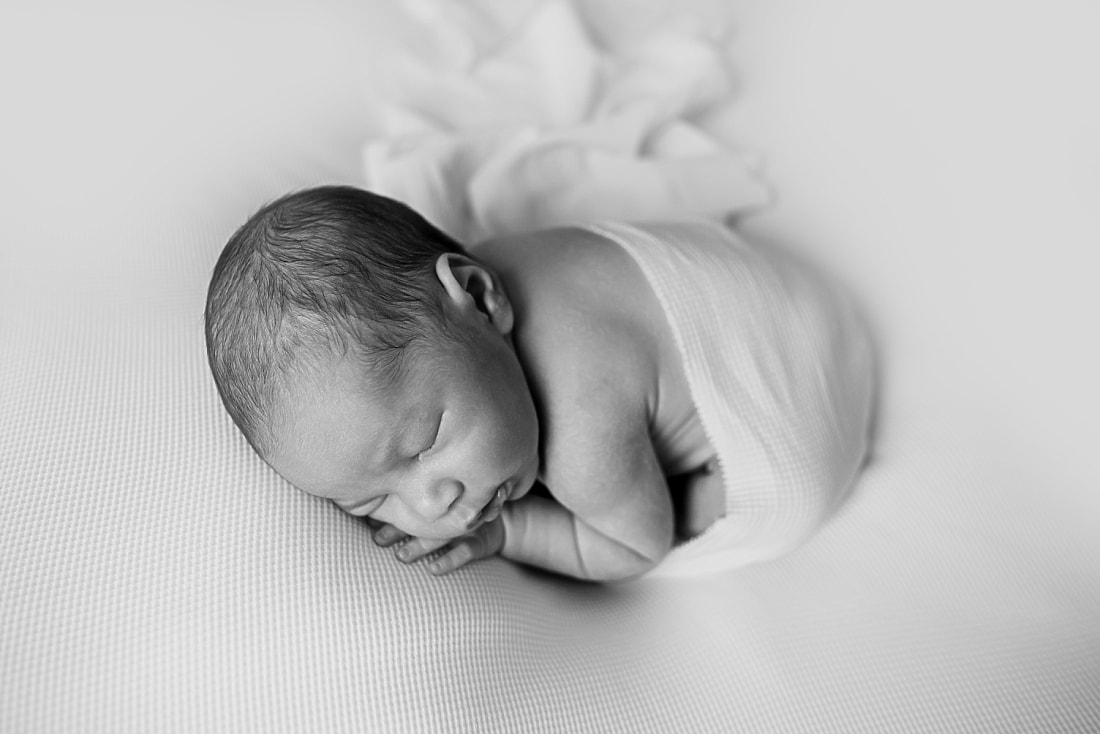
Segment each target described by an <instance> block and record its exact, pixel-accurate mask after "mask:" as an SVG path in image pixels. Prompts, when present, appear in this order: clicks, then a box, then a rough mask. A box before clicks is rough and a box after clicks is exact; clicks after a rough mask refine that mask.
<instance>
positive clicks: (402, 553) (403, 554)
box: [397, 548, 409, 559]
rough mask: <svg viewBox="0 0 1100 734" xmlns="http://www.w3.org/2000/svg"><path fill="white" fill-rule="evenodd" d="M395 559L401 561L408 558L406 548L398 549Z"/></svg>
mask: <svg viewBox="0 0 1100 734" xmlns="http://www.w3.org/2000/svg"><path fill="white" fill-rule="evenodd" d="M397 557H398V558H402V559H404V558H408V557H409V549H408V548H399V549H398V551H397Z"/></svg>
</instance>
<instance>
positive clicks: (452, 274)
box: [435, 252, 513, 334]
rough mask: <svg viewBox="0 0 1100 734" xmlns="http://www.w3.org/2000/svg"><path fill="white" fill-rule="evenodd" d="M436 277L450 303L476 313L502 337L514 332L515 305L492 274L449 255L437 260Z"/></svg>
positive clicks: (486, 269)
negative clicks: (513, 312)
mask: <svg viewBox="0 0 1100 734" xmlns="http://www.w3.org/2000/svg"><path fill="white" fill-rule="evenodd" d="M435 274H436V277H437V278H438V279H439V283H440V285H442V286H443V292H444V294H445V295H446V298H447V300H448V301H450V303H452V304H453V305H455V306H457V307H458V308H459V309H460V310H465V311H467V312H469V311H472V310H475V309H476V311H479V312H480V313H482V314H484V315H485V316H486V317H487V318H488V319H489V322H490V323H491V324H492V325H493V326H494V327H495V328H496V330H497V331H499V332H500V333H501V334H507V333H509V332H510V331H511V330H512V323H513V314H512V302H511V301H509V300H508V295H507V294H506V293H505V292H504V289H503V287H502V285H501V282H500V278H498V277H497V275H496V273H494V272H493V271H492V270H490V269H489V268H487V267H485V266H484V265H482V264H480V263H478V262H477V261H475V260H473V259H471V258H469V257H467V256H465V255H459V254H458V253H454V252H448V253H445V254H443V255H440V256H439V258H438V259H436V261H435Z"/></svg>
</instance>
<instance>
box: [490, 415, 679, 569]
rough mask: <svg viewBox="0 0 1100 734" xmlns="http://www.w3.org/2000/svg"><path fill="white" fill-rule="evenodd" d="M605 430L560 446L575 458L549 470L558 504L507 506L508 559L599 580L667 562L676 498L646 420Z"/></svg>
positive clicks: (535, 501) (533, 501) (528, 501)
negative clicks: (670, 487) (658, 456)
mask: <svg viewBox="0 0 1100 734" xmlns="http://www.w3.org/2000/svg"><path fill="white" fill-rule="evenodd" d="M624 426H627V428H625V429H624ZM612 432H614V433H615V434H616V435H607V434H609V433H612ZM603 433H604V435H603V436H598V435H591V433H590V431H588V430H585V431H582V432H578V433H575V434H573V435H574V436H576V437H577V438H578V439H579V438H581V437H583V436H585V435H586V434H587V437H586V440H584V441H583V444H582V442H581V441H577V442H574V441H569V442H568V443H571V444H574V446H573V447H572V449H570V447H569V446H566V445H563V446H560V447H559V450H558V451H557V452H556V453H558V454H559V455H562V456H567V457H568V461H567V462H563V461H558V462H556V464H557V466H556V468H552V469H551V471H549V472H548V477H547V478H548V484H550V487H549V488H550V492H551V493H552V494H553V496H554V498H553V499H549V498H545V497H539V496H532V495H529V496H527V497H524V498H523V499H521V500H519V501H517V502H513V503H509V504H508V505H505V511H504V513H503V515H502V519H503V521H504V547H503V549H502V550H501V555H503V556H504V557H505V558H509V559H511V560H514V561H518V562H520V563H526V564H530V565H533V566H539V567H542V568H546V569H549V570H551V571H555V572H557V573H562V574H566V575H569V576H575V577H577V578H582V579H589V580H593V581H611V580H617V579H625V578H629V577H632V576H637V575H639V574H641V573H644V572H645V571H648V570H650V569H651V568H653V567H654V566H655V565H657V563H659V562H660V561H661V560H662V559H663V558H664V557H665V555H666V554H667V553H668V551H669V550H670V549H671V547H672V541H673V512H672V501H671V498H670V496H669V491H668V485H667V483H666V481H665V477H664V474H663V473H662V471H661V467H660V464H659V462H658V461H657V456H656V453H655V451H654V449H653V444H652V443H651V441H650V438H649V432H648V430H647V426H646V423H645V422H644V421H642V420H630V421H628V422H626V423H625V424H623V423H616V424H615V425H611V426H607V428H606V430H604V431H603Z"/></svg>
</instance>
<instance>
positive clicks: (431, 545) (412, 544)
mask: <svg viewBox="0 0 1100 734" xmlns="http://www.w3.org/2000/svg"><path fill="white" fill-rule="evenodd" d="M450 542H451V541H450V540H449V539H444V540H426V539H424V538H409V540H408V542H406V543H404V544H402V545H401V547H400V548H398V549H397V559H398V560H399V561H402V562H403V563H413V562H414V561H419V560H420V559H421V558H423V557H424V556H426V555H428V554H429V553H431V552H432V551H436V550H439V549H440V548H442V547H443V546H445V545H447V543H450Z"/></svg>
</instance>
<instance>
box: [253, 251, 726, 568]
mask: <svg viewBox="0 0 1100 734" xmlns="http://www.w3.org/2000/svg"><path fill="white" fill-rule="evenodd" d="M472 254H473V255H474V257H476V258H477V260H476V261H474V260H470V259H469V258H466V257H464V256H461V255H454V254H449V255H444V256H441V257H440V259H439V260H438V261H437V264H436V275H437V277H438V280H439V287H440V293H441V297H442V299H443V302H444V309H445V311H446V313H447V314H448V323H449V324H450V328H451V329H453V330H457V332H461V334H462V336H463V338H462V339H461V340H460V342H461V344H462V345H468V346H453V345H452V346H450V347H447V348H446V351H445V353H444V352H440V351H439V350H434V351H433V350H428V352H426V356H423V357H419V358H417V359H415V360H410V364H411V366H410V368H409V374H408V375H407V376H406V379H405V380H404V382H402V383H401V384H398V385H395V386H389V387H387V389H386V390H385V391H371V390H370V389H366V390H364V389H363V388H362V387H361V385H362V383H363V382H364V379H365V378H363V376H362V374H361V369H360V368H359V365H358V363H357V362H355V361H354V360H351V359H342V360H333V363H332V364H331V365H322V366H321V367H319V368H318V369H317V370H316V371H315V372H314V373H313V374H314V377H313V379H312V381H311V382H309V383H308V384H306V383H303V384H302V385H301V389H300V390H299V391H298V392H297V394H296V396H294V397H293V398H292V400H291V403H292V404H291V406H290V408H289V409H288V411H287V414H288V416H289V417H288V419H287V424H286V426H285V433H286V435H287V437H288V440H287V441H285V442H284V444H283V445H284V450H283V451H281V452H280V453H279V454H277V455H275V456H273V457H272V458H271V459H269V463H271V464H272V466H274V467H275V468H276V470H277V471H279V473H280V474H282V475H283V476H284V477H287V478H288V479H290V480H291V481H292V482H293V483H294V484H296V485H297V486H299V487H302V488H304V489H306V491H309V492H310V493H312V494H317V495H320V496H326V497H330V498H332V499H333V500H334V501H336V502H337V504H339V505H340V506H341V507H343V508H344V509H345V510H347V511H348V512H351V513H353V514H359V515H364V516H367V517H371V518H374V519H375V520H377V521H378V522H379V523H380V527H379V528H378V529H377V530H376V532H375V539H376V540H377V541H378V542H379V544H381V545H392V544H395V543H399V549H400V550H399V551H398V557H399V558H401V560H403V561H406V562H413V561H416V560H418V559H420V558H422V557H424V556H425V555H427V554H429V553H431V552H432V551H436V550H439V549H441V548H446V549H447V550H446V553H445V554H444V555H443V556H441V557H439V558H436V559H435V560H434V561H432V565H431V567H430V568H431V570H432V572H433V573H448V572H450V571H452V570H454V569H455V568H458V567H460V566H461V565H463V564H465V563H468V562H470V561H471V560H476V559H477V558H480V557H484V556H486V555H491V554H494V553H500V554H501V555H503V556H504V557H506V558H509V559H512V560H515V561H519V562H522V563H527V564H531V565H536V566H540V567H543V568H547V569H549V570H552V571H556V572H559V573H563V574H567V575H571V576H576V577H580V578H587V579H594V580H612V579H622V578H629V577H632V576H636V575H638V574H641V573H644V572H645V571H647V570H649V569H651V568H653V567H654V566H655V565H656V564H658V563H659V562H660V561H661V560H662V559H663V558H664V556H665V555H667V553H668V552H669V550H670V549H671V548H672V546H673V544H674V542H675V539H676V535H677V534H678V531H679V534H680V535H682V534H684V533H685V532H686V533H690V534H695V533H696V532H699V531H701V530H703V529H705V527H706V526H707V525H709V524H710V523H711V522H712V521H713V520H714V519H716V518H717V517H718V516H720V515H721V514H722V511H723V510H724V492H723V491H722V486H721V481H720V477H719V475H718V473H717V472H716V471H714V470H713V469H714V465H713V459H714V456H715V452H714V450H713V448H712V447H711V446H710V445H709V443H708V441H707V439H706V436H705V435H704V433H703V429H702V426H701V424H700V421H699V418H698V416H697V414H696V411H695V406H694V404H693V402H692V400H691V395H690V392H689V389H688V385H687V381H686V377H685V375H684V371H683V365H682V361H681V358H680V355H679V353H678V350H677V348H676V345H675V343H674V341H673V336H672V333H671V329H670V327H669V325H668V322H667V320H666V317H665V315H664V312H663V310H662V308H661V305H660V303H659V302H658V301H657V298H656V295H655V293H654V292H653V290H652V289H651V288H650V286H649V284H648V282H647V281H646V280H645V277H644V275H643V274H642V272H641V270H640V269H639V267H638V266H637V264H636V263H635V262H634V260H633V259H632V258H631V257H630V256H629V255H628V254H627V253H626V252H625V251H623V250H622V249H621V248H620V247H619V246H618V245H617V244H615V243H613V242H610V241H608V240H605V239H603V238H602V237H600V236H598V235H596V234H593V233H591V232H588V231H586V230H579V229H558V230H551V231H546V232H541V233H536V234H532V235H524V236H518V237H511V238H507V239H502V240H498V241H494V242H489V243H485V244H483V245H481V246H479V247H477V248H475V249H474V250H473V251H472ZM440 349H443V348H442V347H441V348H440ZM394 435H396V436H398V437H399V438H400V439H401V440H400V441H398V442H397V443H398V444H399V445H398V446H397V449H398V450H397V451H396V454H395V455H394V456H392V457H389V458H386V457H383V456H381V455H380V453H379V452H378V451H377V448H376V447H377V446H379V445H382V444H387V443H393V442H394V441H393V436H394ZM437 444H438V445H437ZM418 451H419V453H417V452H418ZM389 453H391V454H392V453H394V451H390V452H389ZM387 456H388V454H387ZM669 476H677V477H679V479H678V480H676V481H675V482H674V485H675V486H674V487H673V488H671V489H670V484H669V481H668V479H667V477H669ZM536 481H537V483H538V484H541V485H542V486H544V487H545V488H546V489H547V490H548V493H549V496H545V495H544V494H543V493H541V492H534V493H532V492H530V489H531V488H532V486H534V485H535V484H536ZM674 492H676V493H677V502H676V503H675V504H676V506H679V507H681V508H682V510H683V511H682V512H681V516H680V517H679V518H677V516H676V513H675V510H674V502H673V493H674ZM502 498H503V500H502Z"/></svg>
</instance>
